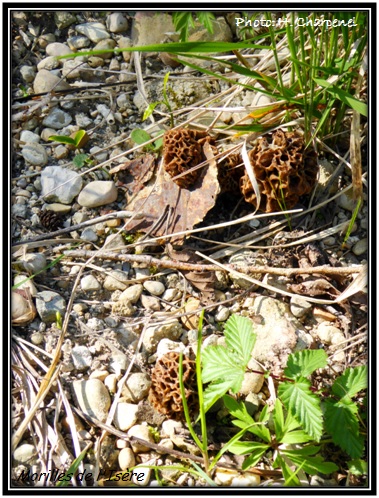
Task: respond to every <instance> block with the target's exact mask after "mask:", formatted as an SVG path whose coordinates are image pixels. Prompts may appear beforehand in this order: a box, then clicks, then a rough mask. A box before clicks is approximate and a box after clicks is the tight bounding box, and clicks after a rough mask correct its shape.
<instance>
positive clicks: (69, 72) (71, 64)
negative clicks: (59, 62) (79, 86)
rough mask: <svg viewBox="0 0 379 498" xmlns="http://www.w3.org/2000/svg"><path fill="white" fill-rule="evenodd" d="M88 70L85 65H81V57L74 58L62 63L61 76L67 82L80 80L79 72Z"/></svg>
mask: <svg viewBox="0 0 379 498" xmlns="http://www.w3.org/2000/svg"><path fill="white" fill-rule="evenodd" d="M86 67H87V68H88V65H87V64H83V58H82V57H76V58H75V59H74V60H68V61H67V60H66V61H65V62H64V63H63V68H62V76H63V77H64V78H67V79H68V80H77V79H78V78H80V72H81V71H83V69H85V68H86Z"/></svg>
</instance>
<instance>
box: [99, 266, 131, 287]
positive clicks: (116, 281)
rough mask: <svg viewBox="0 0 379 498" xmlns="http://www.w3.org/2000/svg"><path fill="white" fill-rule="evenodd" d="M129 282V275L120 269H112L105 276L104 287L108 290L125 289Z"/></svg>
mask: <svg viewBox="0 0 379 498" xmlns="http://www.w3.org/2000/svg"><path fill="white" fill-rule="evenodd" d="M128 282H129V275H128V274H127V273H126V272H123V271H121V270H112V271H110V272H109V274H108V275H107V276H106V277H105V280H104V289H107V290H109V291H115V290H122V291H123V290H125V289H126V287H127V284H128Z"/></svg>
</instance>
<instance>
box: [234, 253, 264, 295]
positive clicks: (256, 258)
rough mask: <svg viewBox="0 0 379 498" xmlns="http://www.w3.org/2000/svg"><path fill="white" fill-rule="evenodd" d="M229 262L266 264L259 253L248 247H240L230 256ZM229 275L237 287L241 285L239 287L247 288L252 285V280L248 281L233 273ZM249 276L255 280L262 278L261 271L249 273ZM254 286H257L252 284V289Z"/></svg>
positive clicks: (236, 263) (235, 263) (252, 264)
mask: <svg viewBox="0 0 379 498" xmlns="http://www.w3.org/2000/svg"><path fill="white" fill-rule="evenodd" d="M229 263H230V264H232V265H245V266H246V265H248V266H263V265H265V264H266V260H265V258H264V257H263V256H262V255H261V254H259V253H256V252H254V251H252V250H250V249H242V250H241V251H238V252H236V253H235V254H233V255H232V256H230V258H229ZM229 276H230V279H231V280H232V281H233V283H234V284H235V285H238V287H241V289H249V288H250V287H251V286H252V285H253V284H252V282H249V281H248V280H246V279H244V278H242V277H239V276H236V275H233V273H231V274H230V275H229ZM249 276H250V277H252V278H255V279H256V280H262V274H261V273H254V274H249ZM256 287H257V286H254V287H253V289H255V288H256Z"/></svg>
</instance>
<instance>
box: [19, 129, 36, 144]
mask: <svg viewBox="0 0 379 498" xmlns="http://www.w3.org/2000/svg"><path fill="white" fill-rule="evenodd" d="M20 140H21V142H25V143H26V144H28V143H29V144H32V143H33V144H38V143H39V141H40V140H41V138H40V136H39V135H37V133H33V132H32V131H29V130H22V132H21V133H20Z"/></svg>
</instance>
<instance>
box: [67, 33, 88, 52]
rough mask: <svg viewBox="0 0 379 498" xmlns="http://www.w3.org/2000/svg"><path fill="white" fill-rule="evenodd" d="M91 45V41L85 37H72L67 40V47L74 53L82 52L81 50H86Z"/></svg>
mask: <svg viewBox="0 0 379 498" xmlns="http://www.w3.org/2000/svg"><path fill="white" fill-rule="evenodd" d="M90 44H91V41H90V40H89V39H88V38H87V37H86V36H83V35H77V36H71V37H70V38H67V45H68V46H69V47H70V48H71V50H72V51H73V52H76V51H77V50H80V49H81V48H86V47H88V46H89V45H90Z"/></svg>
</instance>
